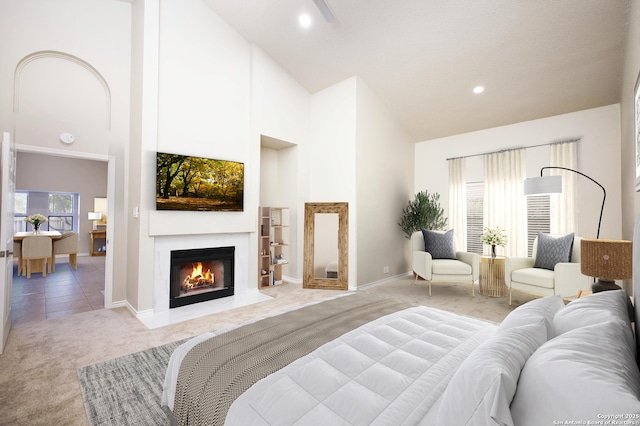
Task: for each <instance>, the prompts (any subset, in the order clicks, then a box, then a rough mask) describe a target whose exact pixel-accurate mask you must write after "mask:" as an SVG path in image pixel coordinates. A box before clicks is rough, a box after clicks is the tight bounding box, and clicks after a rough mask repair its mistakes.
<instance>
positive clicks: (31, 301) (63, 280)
mask: <svg viewBox="0 0 640 426" xmlns="http://www.w3.org/2000/svg"><path fill="white" fill-rule="evenodd" d="M104 267H105V258H104V256H100V257H91V256H78V269H77V270H74V269H73V268H72V267H71V265H69V262H68V259H67V258H66V257H59V258H57V259H56V271H55V272H53V273H51V274H47V276H46V278H43V277H42V274H41V273H35V274H31V278H30V279H27V277H23V276H18V267H17V264H16V265H14V268H13V291H12V298H11V322H12V323H13V324H19V323H23V322H29V321H40V320H44V319H53V318H59V317H62V316H65V315H71V314H77V313H80V312H86V311H91V310H95V309H102V308H104Z"/></svg>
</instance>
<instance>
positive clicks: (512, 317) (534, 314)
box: [498, 296, 564, 339]
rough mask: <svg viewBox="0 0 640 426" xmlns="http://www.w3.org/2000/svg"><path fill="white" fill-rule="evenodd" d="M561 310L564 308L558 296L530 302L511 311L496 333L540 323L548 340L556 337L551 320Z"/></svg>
mask: <svg viewBox="0 0 640 426" xmlns="http://www.w3.org/2000/svg"><path fill="white" fill-rule="evenodd" d="M562 308H564V302H563V300H562V297H560V296H548V297H543V298H540V299H535V300H532V301H530V302H527V303H525V304H524V305H520V306H518V307H517V308H516V309H514V310H513V311H511V312H510V313H509V315H507V317H506V318H505V319H504V320H503V321H502V323H501V324H500V327H499V328H498V332H501V331H503V330H507V329H509V328H513V327H519V326H522V325H527V324H537V323H539V322H541V321H542V322H543V323H544V325H545V328H546V330H547V339H550V338H552V337H554V336H555V335H556V333H555V331H554V328H553V318H554V316H555V315H556V313H557V312H559V311H560V310H561V309H562Z"/></svg>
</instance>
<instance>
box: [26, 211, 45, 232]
mask: <svg viewBox="0 0 640 426" xmlns="http://www.w3.org/2000/svg"><path fill="white" fill-rule="evenodd" d="M24 221H25V222H28V223H30V224H31V226H33V233H34V234H37V233H38V230H39V229H40V225H41V224H43V223H45V222H47V221H48V219H47V218H46V216H43V215H41V214H40V213H36V214H32V215H31V216H28V217H25V218H24Z"/></svg>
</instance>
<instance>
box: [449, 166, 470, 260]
mask: <svg viewBox="0 0 640 426" xmlns="http://www.w3.org/2000/svg"><path fill="white" fill-rule="evenodd" d="M449 229H453V230H454V235H455V238H456V246H457V247H458V250H460V251H466V250H467V177H466V161H465V159H464V158H454V159H451V160H449Z"/></svg>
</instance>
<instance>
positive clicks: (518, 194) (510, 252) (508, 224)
mask: <svg viewBox="0 0 640 426" xmlns="http://www.w3.org/2000/svg"><path fill="white" fill-rule="evenodd" d="M525 162H526V156H525V149H515V150H509V151H502V152H496V153H491V154H485V155H484V200H483V206H484V226H485V227H489V228H492V229H493V228H496V227H500V228H501V229H504V230H505V231H506V234H507V245H506V247H504V248H502V247H498V248H497V252H498V255H502V256H526V254H527V226H526V223H527V211H526V201H525V197H524V195H523V194H524V179H525V177H526V164H525ZM484 250H485V254H489V253H490V247H488V246H485V248H484Z"/></svg>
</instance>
